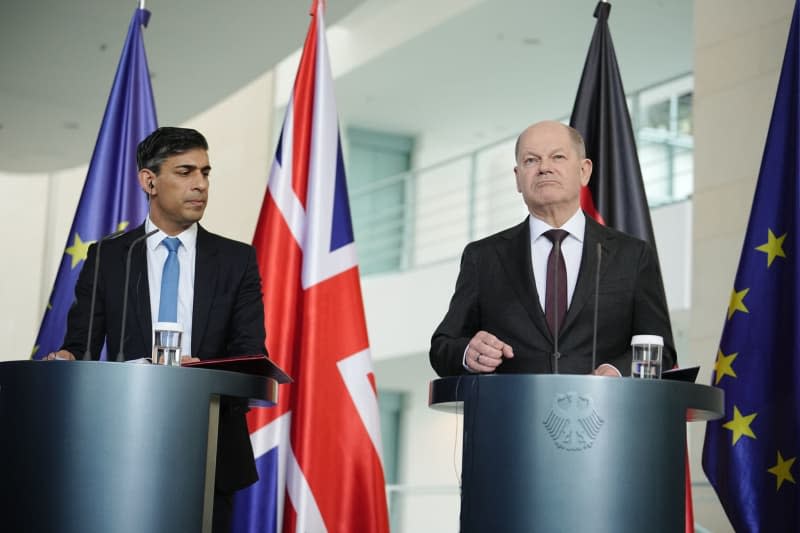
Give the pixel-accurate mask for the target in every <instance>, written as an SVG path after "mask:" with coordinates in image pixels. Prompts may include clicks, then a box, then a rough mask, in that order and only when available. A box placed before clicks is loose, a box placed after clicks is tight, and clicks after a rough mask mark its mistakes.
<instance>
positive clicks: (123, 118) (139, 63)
mask: <svg viewBox="0 0 800 533" xmlns="http://www.w3.org/2000/svg"><path fill="white" fill-rule="evenodd" d="M149 19H150V12H149V11H147V10H144V9H136V10H135V11H134V13H133V17H132V18H131V22H130V26H129V27H128V35H127V37H126V39H125V44H124V46H123V49H122V54H121V56H120V60H119V64H118V66H117V73H116V75H115V77H114V83H113V85H112V87H111V94H110V95H109V97H108V103H107V104H106V110H105V114H104V115H103V122H102V124H101V125H100V133H99V134H98V136H97V142H96V143H95V148H94V153H93V154H92V159H91V162H90V163H89V170H88V172H87V174H86V181H85V182H84V185H83V190H82V192H81V197H80V200H79V202H78V208H77V209H76V211H75V218H74V219H73V222H72V226H71V227H70V231H69V236H68V237H67V244H66V246H65V250H64V256H63V257H62V259H61V263H60V266H59V269H58V272H57V274H56V280H55V283H54V284H53V290H52V292H51V293H50V299H49V300H48V304H47V309H46V311H45V314H44V318H43V319H42V324H41V326H40V328H39V334H38V335H37V337H36V342H35V345H34V348H33V352H32V354H31V355H32V357H33V358H34V359H40V358H42V357H44V356H46V355H47V354H48V353H50V352H52V351H55V350H58V349H59V348H60V347H61V343H62V342H63V340H64V334H65V333H66V327H67V312H68V311H69V308H70V306H71V305H72V301H73V299H74V290H75V282H76V281H77V279H78V274H79V273H80V271H81V268H82V267H83V263H84V261H85V260H86V254H87V252H88V250H89V245H90V244H92V242H95V241H96V240H98V239H100V238H101V237H103V236H104V235H107V234H109V233H113V232H115V231H118V230H121V229H125V228H127V227H129V226H131V227H132V226H135V225H138V224H139V223H141V221H142V220H143V219H144V217H145V215H146V214H147V196H146V195H145V194H144V193H143V192H142V190H141V188H140V187H139V183H138V180H137V177H136V176H137V170H136V146H137V145H138V144H139V142H140V141H141V140H142V139H144V138H145V137H146V136H147V135H148V134H150V133H151V132H152V131H153V130H155V129H156V127H157V121H156V111H155V104H154V103H153V90H152V88H151V86H150V73H149V71H148V68H147V56H146V55H145V50H144V41H143V38H142V26H145V27H146V26H147V22H148V21H149ZM75 355H79V354H75Z"/></svg>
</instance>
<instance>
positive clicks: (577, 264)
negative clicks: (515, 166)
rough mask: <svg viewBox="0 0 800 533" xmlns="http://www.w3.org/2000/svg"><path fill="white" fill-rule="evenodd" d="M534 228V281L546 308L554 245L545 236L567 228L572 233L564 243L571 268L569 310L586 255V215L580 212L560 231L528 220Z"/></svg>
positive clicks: (563, 250)
mask: <svg viewBox="0 0 800 533" xmlns="http://www.w3.org/2000/svg"><path fill="white" fill-rule="evenodd" d="M528 224H529V225H530V228H531V261H532V263H533V279H534V281H535V282H536V292H537V293H538V294H539V303H540V304H541V306H542V309H545V302H546V301H547V258H548V257H549V256H550V250H552V248H553V243H552V242H550V239H548V238H547V237H546V236H545V235H544V233H545V232H546V231H549V230H551V229H563V230H565V231H567V232H568V233H569V235H567V236H566V237H565V238H564V240H563V241H561V254H562V255H563V256H564V263H566V265H567V309H569V305H570V304H571V303H572V295H573V294H574V293H575V285H576V284H577V283H578V272H579V271H580V269H581V257H582V256H583V237H584V235H585V234H586V216H585V215H584V214H583V211H582V210H581V209H578V210H577V211H576V212H575V214H574V215H572V216H571V217H570V218H569V220H567V221H566V222H565V223H564V225H563V226H561V227H560V228H554V227H553V226H551V225H550V224H548V223H547V222H545V221H544V220H541V219H539V218H536V217H535V216H533V215H531V216H530V217H528Z"/></svg>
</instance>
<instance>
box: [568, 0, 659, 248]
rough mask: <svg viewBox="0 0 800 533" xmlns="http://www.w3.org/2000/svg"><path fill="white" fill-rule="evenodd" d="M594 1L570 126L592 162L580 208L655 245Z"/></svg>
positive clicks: (604, 24)
mask: <svg viewBox="0 0 800 533" xmlns="http://www.w3.org/2000/svg"><path fill="white" fill-rule="evenodd" d="M610 12H611V4H610V3H608V2H599V3H598V4H597V7H596V8H595V11H594V16H595V18H596V19H597V24H596V25H595V28H594V34H593V35H592V41H591V44H590V45H589V52H588V53H587V55H586V63H585V64H584V66H583V74H582V75H581V81H580V84H579V85H578V94H577V96H576V97H575V105H574V107H573V108H572V116H571V118H570V126H572V127H573V128H575V129H576V130H578V131H579V132H581V135H583V138H584V141H585V142H586V154H587V157H588V158H589V159H591V160H592V162H593V163H594V166H593V168H592V179H591V180H590V181H589V185H588V186H587V187H584V188H583V189H582V191H581V207H582V208H583V210H584V211H585V212H586V213H588V214H589V215H590V216H591V217H592V218H594V219H595V220H597V221H598V222H600V223H601V224H605V225H607V226H609V227H612V228H615V229H618V230H620V231H623V232H625V233H627V234H629V235H633V236H634V237H638V238H640V239H642V240H643V241H647V242H649V243H650V244H652V245H653V246H654V247H655V239H654V238H653V225H652V223H651V222H650V209H649V207H648V205H647V196H646V195H645V190H644V182H643V181H642V170H641V167H640V166H639V155H638V153H637V151H636V141H635V138H634V135H633V127H632V126H631V117H630V114H629V113H628V104H627V101H626V99H625V89H624V88H623V86H622V77H621V76H620V73H619V66H618V65H617V56H616V52H615V51H614V43H613V41H612V40H611V32H610V31H609V29H608V17H609V14H610Z"/></svg>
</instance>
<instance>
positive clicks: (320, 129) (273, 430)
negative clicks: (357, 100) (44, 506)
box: [233, 3, 389, 533]
mask: <svg viewBox="0 0 800 533" xmlns="http://www.w3.org/2000/svg"><path fill="white" fill-rule="evenodd" d="M253 244H254V246H255V247H256V251H257V257H258V261H259V268H260V270H261V276H262V279H263V285H264V309H265V321H266V329H267V347H268V350H269V353H270V357H271V358H272V359H273V360H275V361H276V362H277V364H278V365H280V366H281V367H282V368H284V369H285V370H286V371H287V373H288V374H289V375H291V376H292V377H293V378H294V380H295V381H294V383H292V384H290V385H283V386H282V388H281V391H280V400H279V403H278V406H277V407H276V408H273V409H257V410H253V411H251V412H250V413H249V414H248V425H249V428H250V431H251V440H252V443H253V448H254V452H255V455H256V466H257V468H258V471H259V476H260V480H259V482H258V483H256V484H255V485H253V486H251V487H249V488H248V489H246V490H244V491H241V492H240V493H239V494H237V497H236V501H235V505H234V525H233V531H235V532H236V533H245V532H247V533H255V532H260V533H261V532H272V531H285V532H289V531H313V532H318V531H370V532H378V533H379V532H387V531H388V529H389V528H388V516H387V507H386V494H385V484H384V477H383V467H382V463H381V456H380V453H381V442H380V426H379V420H378V404H377V392H376V387H375V380H374V375H373V371H372V361H371V356H370V350H369V341H368V338H367V329H366V320H365V315H364V307H363V302H362V298H361V286H360V279H359V271H358V264H357V261H356V254H355V244H354V239H353V228H352V224H351V220H350V209H349V204H348V198H347V186H346V180H345V172H344V164H343V160H342V150H341V142H340V139H339V126H338V118H337V114H336V102H335V99H334V94H333V79H332V76H331V70H330V64H329V58H328V51H327V44H326V40H325V26H324V20H323V12H322V9H321V6H320V5H319V4H318V3H317V4H316V5H315V7H314V8H313V13H312V21H311V23H310V26H309V30H308V34H307V36H306V41H305V44H304V47H303V52H302V56H301V59H300V65H299V68H298V71H297V77H296V79H295V85H294V90H293V93H292V96H291V98H290V101H289V103H288V106H287V109H286V117H285V119H284V123H283V129H282V131H281V135H280V139H279V141H278V146H277V149H276V154H275V160H274V163H273V166H272V170H271V173H270V178H269V183H268V185H267V191H266V193H265V196H264V202H263V204H262V208H261V213H260V216H259V220H258V224H257V227H256V231H255V236H254V238H253Z"/></svg>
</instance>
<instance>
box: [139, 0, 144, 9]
mask: <svg viewBox="0 0 800 533" xmlns="http://www.w3.org/2000/svg"><path fill="white" fill-rule="evenodd" d="M139 9H144V0H139Z"/></svg>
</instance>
